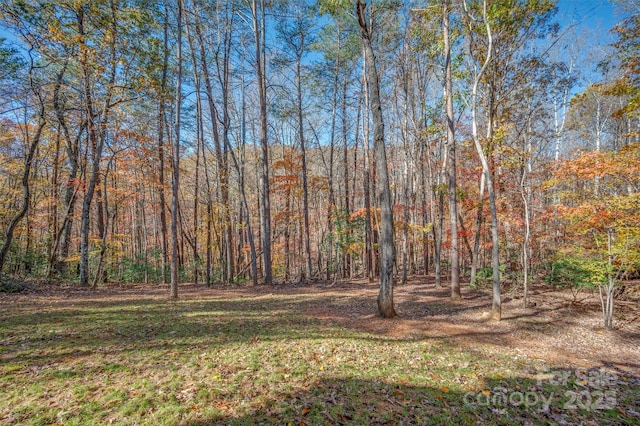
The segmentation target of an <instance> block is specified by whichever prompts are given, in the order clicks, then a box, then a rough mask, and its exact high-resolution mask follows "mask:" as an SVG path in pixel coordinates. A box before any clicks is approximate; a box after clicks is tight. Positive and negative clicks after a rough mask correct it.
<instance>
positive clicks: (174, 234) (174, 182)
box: [169, 0, 182, 300]
mask: <svg viewBox="0 0 640 426" xmlns="http://www.w3.org/2000/svg"><path fill="white" fill-rule="evenodd" d="M177 12H178V16H177V19H178V26H177V31H178V36H177V41H176V43H177V55H176V61H177V72H176V99H175V102H176V106H175V119H174V133H175V136H174V141H173V174H172V179H171V288H170V293H169V297H170V298H171V299H174V300H175V299H177V298H178V281H179V277H178V272H179V271H178V269H179V263H178V261H179V259H178V208H179V206H178V196H179V189H180V124H181V107H182V0H178V10H177Z"/></svg>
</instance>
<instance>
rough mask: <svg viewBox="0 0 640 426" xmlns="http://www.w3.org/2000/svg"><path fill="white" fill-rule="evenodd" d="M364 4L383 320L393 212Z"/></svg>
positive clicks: (389, 287)
mask: <svg viewBox="0 0 640 426" xmlns="http://www.w3.org/2000/svg"><path fill="white" fill-rule="evenodd" d="M365 8H366V3H363V2H362V1H360V0H356V13H357V15H358V24H359V25H360V37H361V39H362V44H363V47H364V52H365V57H366V58H367V83H368V86H369V101H370V108H371V114H372V119H373V144H374V155H375V160H376V173H377V175H378V200H379V204H380V212H381V226H380V229H381V232H380V251H381V256H380V257H381V264H380V292H379V294H378V314H379V315H380V316H381V317H383V318H392V317H395V316H396V311H395V308H394V303H393V266H394V263H395V253H394V251H395V250H394V249H395V247H394V236H393V210H392V206H391V189H390V187H389V174H388V170H387V155H386V152H385V142H384V120H383V117H382V102H381V99H380V87H379V79H378V70H377V68H376V62H375V54H374V52H373V47H372V45H371V36H372V31H371V30H370V29H369V28H368V26H367V23H366V21H365V16H364V9H365Z"/></svg>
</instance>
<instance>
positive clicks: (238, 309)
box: [0, 277, 640, 425]
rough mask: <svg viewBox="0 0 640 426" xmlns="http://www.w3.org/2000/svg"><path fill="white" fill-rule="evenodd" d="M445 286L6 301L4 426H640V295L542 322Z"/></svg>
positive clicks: (485, 294)
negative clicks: (457, 295) (392, 309)
mask: <svg viewBox="0 0 640 426" xmlns="http://www.w3.org/2000/svg"><path fill="white" fill-rule="evenodd" d="M518 294H519V291H518V292H508V291H507V292H505V294H503V320H502V321H500V322H495V321H488V320H486V314H487V312H488V310H489V308H490V302H491V297H490V292H489V291H488V290H470V289H468V288H464V287H463V296H464V297H463V299H462V300H455V301H452V300H450V299H449V289H446V288H436V287H435V285H434V284H433V280H432V278H429V279H427V278H424V277H413V278H412V279H410V281H409V283H407V284H406V285H399V286H397V287H396V291H395V298H396V308H397V311H398V313H399V317H398V318H394V319H390V320H385V319H380V318H378V317H377V316H376V315H375V312H376V296H377V288H376V284H375V283H367V282H365V281H358V280H355V281H350V282H342V283H337V284H335V285H329V284H327V283H322V282H317V283H313V284H310V285H306V286H302V285H297V286H296V285H276V286H273V287H263V286H260V287H242V286H233V287H214V288H204V287H201V286H194V285H181V287H180V299H179V300H178V301H177V302H170V301H168V300H167V295H168V291H167V289H166V288H165V287H163V286H152V285H129V286H125V287H111V288H101V289H98V290H80V289H77V288H71V287H63V286H47V287H37V288H33V289H32V290H31V291H28V292H26V293H17V294H3V293H0V389H2V391H0V424H60V425H72V424H78V425H87V424H109V423H111V424H149V425H156V424H162V425H171V424H184V425H206V424H261V423H262V424H296V425H305V424H307V425H311V424H398V425H400V424H571V425H573V424H616V425H617V424H624V425H626V424H638V425H640V402H639V401H640V350H639V348H640V283H628V284H627V288H626V290H625V292H624V293H623V294H622V295H621V296H620V297H619V298H618V300H617V301H616V309H617V311H616V317H615V325H616V329H615V330H612V331H606V330H604V329H603V328H602V325H601V323H602V319H601V314H600V305H599V299H598V297H597V294H596V293H580V294H578V296H577V297H576V298H574V297H573V296H572V295H571V294H570V293H567V292H561V291H554V290H552V289H549V288H548V287H545V286H536V287H534V288H533V290H532V291H531V293H530V307H528V308H526V309H525V308H523V307H522V300H521V299H519V298H518V297H517V295H518Z"/></svg>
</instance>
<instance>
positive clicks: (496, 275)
mask: <svg viewBox="0 0 640 426" xmlns="http://www.w3.org/2000/svg"><path fill="white" fill-rule="evenodd" d="M465 6H466V4H465ZM483 20H484V24H485V28H486V32H487V38H488V47H487V55H486V57H485V60H484V63H483V65H482V68H481V69H480V70H479V71H477V72H476V73H475V78H474V82H473V88H472V92H471V131H472V134H473V143H474V146H475V148H476V152H477V153H478V157H479V158H480V162H481V163H482V172H483V174H484V177H485V180H486V183H487V189H488V192H489V205H490V208H491V241H492V245H493V247H492V251H491V253H492V260H493V262H492V263H493V301H492V306H491V317H492V318H493V319H495V320H500V319H501V317H502V302H501V297H500V250H499V247H498V243H499V240H498V211H497V208H496V194H495V189H494V184H493V178H492V176H491V169H490V167H489V161H488V160H487V156H486V155H485V153H484V149H483V147H482V144H481V143H480V138H479V136H478V117H477V101H478V85H479V83H480V79H481V78H482V75H483V74H484V71H485V70H486V69H487V66H488V65H489V62H490V61H491V54H492V47H493V38H492V36H491V27H490V25H489V21H488V18H487V2H486V0H484V1H483ZM487 126H489V127H491V126H492V123H491V120H489V122H488V123H487ZM489 133H490V131H489Z"/></svg>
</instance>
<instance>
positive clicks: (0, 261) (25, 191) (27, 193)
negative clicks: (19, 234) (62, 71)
mask: <svg viewBox="0 0 640 426" xmlns="http://www.w3.org/2000/svg"><path fill="white" fill-rule="evenodd" d="M32 70H33V66H32V67H31V69H30V72H29V79H30V80H32V73H31V71H32ZM31 84H32V85H33V81H31ZM32 88H33V87H32ZM37 96H38V98H40V95H39V94H38V95H37ZM39 101H40V111H39V113H38V127H37V129H36V133H35V134H34V135H33V138H31V141H28V140H27V141H28V142H29V150H28V151H27V156H26V158H25V161H24V172H23V173H22V206H21V207H20V210H19V211H18V212H17V213H16V215H15V216H14V217H13V219H11V222H9V226H7V229H6V231H5V233H4V243H3V244H2V247H0V272H2V269H3V268H4V264H5V261H6V259H7V254H8V253H9V248H10V247H11V241H12V240H13V233H14V231H15V229H16V226H18V223H19V222H20V221H21V220H22V218H23V217H24V216H25V214H27V210H28V209H29V199H30V197H31V190H30V187H29V175H30V174H31V165H32V164H33V158H34V156H35V153H36V148H37V147H38V145H39V144H40V137H41V136H42V131H43V129H44V126H45V125H46V123H47V122H46V120H45V110H44V103H43V101H42V99H39ZM27 138H28V133H27Z"/></svg>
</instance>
